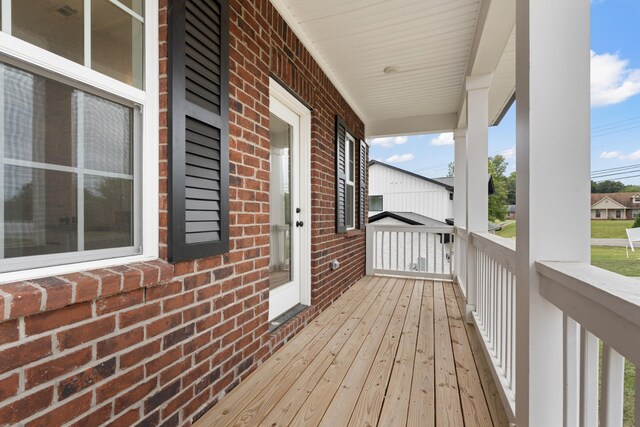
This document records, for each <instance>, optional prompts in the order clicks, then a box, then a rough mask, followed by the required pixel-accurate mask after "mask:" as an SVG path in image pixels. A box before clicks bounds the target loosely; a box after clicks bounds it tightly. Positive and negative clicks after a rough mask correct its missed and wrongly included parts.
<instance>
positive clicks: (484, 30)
mask: <svg viewBox="0 0 640 427" xmlns="http://www.w3.org/2000/svg"><path fill="white" fill-rule="evenodd" d="M515 22H516V2H515V1H513V0H487V1H485V2H483V3H482V9H481V10H480V16H479V18H478V26H477V28H476V34H475V37H474V41H473V47H472V49H471V55H470V57H469V62H468V65H467V74H466V75H467V76H474V75H482V74H491V73H493V72H494V71H495V70H496V68H497V66H498V63H499V62H500V59H501V58H502V54H503V52H504V49H505V46H506V45H507V41H508V40H509V36H510V35H511V32H512V31H513V27H514V25H515ZM466 93H467V88H466V86H465V85H463V87H462V90H461V91H460V99H459V102H458V113H457V123H456V127H465V126H466V121H467V117H466V114H465V110H466V105H465V101H466ZM488 124H490V123H488Z"/></svg>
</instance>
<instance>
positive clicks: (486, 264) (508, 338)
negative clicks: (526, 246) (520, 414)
mask: <svg viewBox="0 0 640 427" xmlns="http://www.w3.org/2000/svg"><path fill="white" fill-rule="evenodd" d="M469 238H470V239H471V243H472V244H473V246H474V248H475V269H476V278H477V290H476V298H477V301H476V307H475V311H474V312H473V320H474V323H475V325H476V327H477V329H478V333H479V335H480V338H481V340H482V344H483V346H482V348H483V350H484V354H485V357H486V358H487V360H488V361H489V362H490V363H489V367H490V369H491V371H492V374H493V379H494V381H495V382H496V385H497V386H498V391H499V393H500V397H501V398H502V401H503V404H504V405H503V406H504V408H505V410H506V412H507V416H508V417H509V419H510V420H511V421H514V420H515V390H516V388H515V387H516V386H515V382H516V378H515V374H516V370H515V366H516V365H515V363H516V360H515V358H516V351H515V349H516V346H515V344H516V343H515V341H516V335H515V321H516V317H515V301H516V300H515V297H516V275H515V272H516V251H515V242H514V241H513V240H510V239H505V238H503V237H498V236H495V235H493V234H489V233H471V235H470V237H469Z"/></svg>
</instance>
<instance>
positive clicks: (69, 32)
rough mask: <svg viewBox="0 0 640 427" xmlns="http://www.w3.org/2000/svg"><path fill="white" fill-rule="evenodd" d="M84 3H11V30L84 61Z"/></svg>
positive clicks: (30, 0) (67, 0) (71, 0)
mask: <svg viewBox="0 0 640 427" xmlns="http://www.w3.org/2000/svg"><path fill="white" fill-rule="evenodd" d="M94 3H95V2H94ZM82 4H83V0H65V1H64V2H57V1H55V2H54V1H50V0H18V1H16V0H14V1H12V2H11V19H12V21H11V22H12V28H11V33H12V35H13V36H15V37H18V38H20V39H22V40H24V41H26V42H29V43H31V44H34V45H36V46H39V47H41V48H43V49H46V50H48V51H49V52H52V53H55V54H57V55H60V56H63V57H65V58H67V59H70V60H72V61H75V62H77V63H79V64H83V63H84V41H83V39H84V11H83V7H82Z"/></svg>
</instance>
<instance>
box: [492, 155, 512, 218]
mask: <svg viewBox="0 0 640 427" xmlns="http://www.w3.org/2000/svg"><path fill="white" fill-rule="evenodd" d="M508 165H509V164H508V163H507V161H506V160H505V158H504V156H501V155H500V154H497V155H495V156H493V157H489V175H490V176H491V177H493V188H494V193H493V194H491V195H489V221H504V218H505V217H506V216H507V198H508V193H509V191H508V178H507V177H506V176H505V174H504V173H505V172H506V170H507V166H508Z"/></svg>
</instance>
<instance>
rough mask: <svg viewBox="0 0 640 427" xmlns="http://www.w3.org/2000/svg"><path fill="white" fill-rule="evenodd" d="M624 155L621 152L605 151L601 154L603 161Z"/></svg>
mask: <svg viewBox="0 0 640 427" xmlns="http://www.w3.org/2000/svg"><path fill="white" fill-rule="evenodd" d="M621 155H622V153H621V152H620V151H603V152H602V153H600V158H601V159H615V158H618V157H620V156H621Z"/></svg>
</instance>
